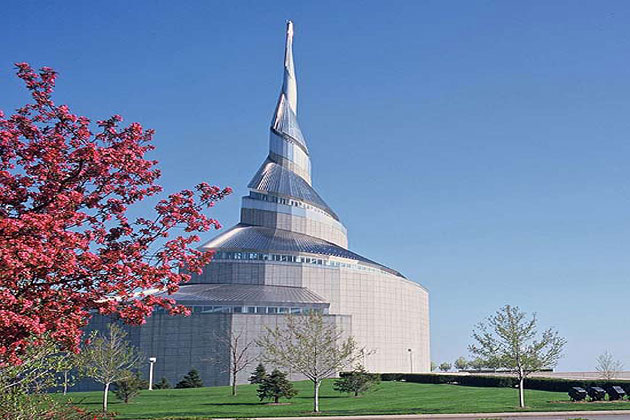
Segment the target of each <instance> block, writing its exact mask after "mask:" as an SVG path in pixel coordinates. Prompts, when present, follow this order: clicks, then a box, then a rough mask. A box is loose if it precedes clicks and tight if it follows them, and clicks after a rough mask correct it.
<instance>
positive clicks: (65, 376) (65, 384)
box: [63, 370, 68, 395]
mask: <svg viewBox="0 0 630 420" xmlns="http://www.w3.org/2000/svg"><path fill="white" fill-rule="evenodd" d="M67 393H68V371H67V370H64V372H63V395H66V394H67Z"/></svg>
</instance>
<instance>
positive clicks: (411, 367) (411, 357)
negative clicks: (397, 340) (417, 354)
mask: <svg viewBox="0 0 630 420" xmlns="http://www.w3.org/2000/svg"><path fill="white" fill-rule="evenodd" d="M407 351H408V352H409V370H410V373H413V352H412V351H411V349H407Z"/></svg>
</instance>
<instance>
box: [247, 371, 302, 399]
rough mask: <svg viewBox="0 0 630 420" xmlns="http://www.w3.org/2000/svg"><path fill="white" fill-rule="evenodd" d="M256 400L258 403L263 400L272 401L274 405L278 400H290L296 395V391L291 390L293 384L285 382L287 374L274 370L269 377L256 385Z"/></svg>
mask: <svg viewBox="0 0 630 420" xmlns="http://www.w3.org/2000/svg"><path fill="white" fill-rule="evenodd" d="M257 393H258V398H260V401H262V400H265V399H273V402H274V403H275V404H277V403H278V400H279V399H280V398H287V399H291V398H292V397H294V396H295V395H297V391H296V390H295V389H294V388H293V384H292V383H291V382H289V381H288V380H287V374H286V373H284V372H281V371H279V370H278V369H274V370H273V371H272V372H271V375H269V376H267V377H265V378H264V379H263V381H262V382H261V383H260V384H259V385H258V390H257Z"/></svg>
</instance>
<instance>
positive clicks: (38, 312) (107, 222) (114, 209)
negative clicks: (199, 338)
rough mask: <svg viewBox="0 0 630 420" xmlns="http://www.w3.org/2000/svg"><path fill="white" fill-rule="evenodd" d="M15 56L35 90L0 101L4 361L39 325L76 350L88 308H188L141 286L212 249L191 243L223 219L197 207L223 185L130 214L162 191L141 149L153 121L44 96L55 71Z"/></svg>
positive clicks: (130, 314)
mask: <svg viewBox="0 0 630 420" xmlns="http://www.w3.org/2000/svg"><path fill="white" fill-rule="evenodd" d="M16 66H17V76H18V77H19V78H20V79H22V81H23V82H24V83H25V85H26V88H27V89H28V90H29V91H30V94H31V99H32V100H31V101H30V103H27V104H26V105H24V106H22V107H21V108H19V109H17V111H16V112H15V113H14V114H13V115H10V116H8V117H5V114H4V113H2V112H0V238H1V240H0V314H2V316H0V365H5V364H16V363H19V362H20V356H21V355H23V354H24V353H25V351H26V347H27V346H29V345H35V346H37V345H39V343H40V342H41V341H40V340H38V338H41V337H42V336H43V334H45V333H50V334H51V336H54V338H55V340H57V341H58V342H59V343H60V344H61V345H62V347H63V348H64V349H65V350H69V351H77V350H78V347H79V344H80V340H81V334H82V328H83V327H84V326H85V325H86V323H87V321H88V320H89V318H90V313H92V312H100V313H101V314H111V315H117V316H119V317H120V318H121V319H122V320H124V321H125V322H129V323H134V324H139V323H142V322H143V320H144V318H145V317H146V316H147V315H149V314H150V313H151V312H152V310H153V309H154V308H155V307H156V306H160V307H162V308H164V309H166V310H168V311H169V312H170V313H171V314H180V313H187V312H188V311H187V309H185V308H184V307H182V306H179V305H176V303H175V301H174V300H172V299H170V298H166V297H156V296H155V294H148V293H147V294H145V293H141V292H139V291H141V290H147V289H157V290H163V291H168V292H169V293H172V292H175V291H177V289H178V285H179V284H180V283H182V282H185V281H187V280H189V279H190V273H199V272H201V270H202V268H203V266H205V265H206V264H207V263H208V262H210V259H211V257H212V253H208V252H202V251H199V250H196V249H194V248H193V247H192V246H191V245H192V244H193V243H194V242H196V241H198V240H199V237H198V236H197V235H196V233H197V232H205V231H208V230H209V229H211V228H213V227H214V228H219V227H220V224H219V223H218V222H217V221H216V220H214V219H211V218H208V217H207V216H205V215H204V214H203V213H202V211H203V210H204V209H205V208H208V207H211V206H213V205H214V204H215V203H216V202H217V201H218V200H220V199H221V198H223V197H224V196H225V195H227V194H229V193H230V192H231V189H229V188H225V189H220V188H218V187H214V186H210V185H208V184H206V183H201V184H199V185H197V186H196V187H195V191H194V192H193V191H191V190H184V191H181V192H179V193H175V194H172V195H170V196H168V197H166V198H164V199H162V200H159V201H158V203H157V204H156V205H155V208H154V211H153V212H149V215H148V217H140V218H136V219H130V215H129V214H128V213H129V212H128V209H129V208H130V207H131V206H133V205H137V204H139V203H141V202H142V201H143V200H144V199H146V198H148V197H151V196H156V195H157V194H159V193H160V192H161V191H162V188H161V187H160V186H159V185H158V184H157V180H158V178H159V177H160V171H159V170H158V169H157V167H156V165H157V162H156V161H154V160H147V159H146V157H145V155H146V153H147V152H149V151H150V150H152V149H153V146H152V144H151V141H152V136H153V131H152V130H145V129H143V128H142V126H141V125H140V124H138V123H132V124H130V125H129V126H127V127H121V121H122V117H120V116H119V115H114V116H113V117H111V118H108V119H104V120H102V121H96V122H92V121H91V120H90V119H88V118H87V117H84V116H77V115H75V114H73V113H72V112H71V111H70V109H69V108H68V106H66V105H56V104H55V103H54V102H53V101H52V91H53V88H54V86H55V79H56V76H57V74H56V73H55V71H54V70H52V69H51V68H48V67H43V68H42V69H41V70H40V71H39V72H38V73H37V72H35V71H34V70H33V69H32V68H31V67H30V66H29V65H28V64H26V63H18V64H16ZM174 231H175V232H181V234H177V235H173V234H172V233H173V232H174ZM184 267H185V268H186V269H185V270H181V271H179V269H180V268H184ZM30 338H35V340H30Z"/></svg>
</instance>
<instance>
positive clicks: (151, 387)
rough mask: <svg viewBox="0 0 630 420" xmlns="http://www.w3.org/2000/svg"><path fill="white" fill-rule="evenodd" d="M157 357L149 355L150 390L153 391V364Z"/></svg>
mask: <svg viewBox="0 0 630 420" xmlns="http://www.w3.org/2000/svg"><path fill="white" fill-rule="evenodd" d="M156 360H157V359H156V358H155V357H149V391H153V364H154V363H155V361H156Z"/></svg>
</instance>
